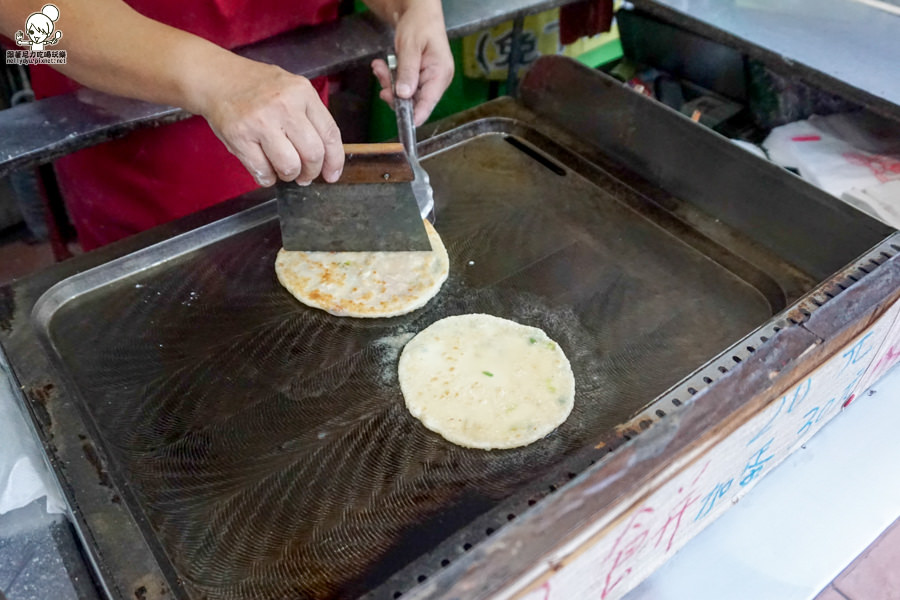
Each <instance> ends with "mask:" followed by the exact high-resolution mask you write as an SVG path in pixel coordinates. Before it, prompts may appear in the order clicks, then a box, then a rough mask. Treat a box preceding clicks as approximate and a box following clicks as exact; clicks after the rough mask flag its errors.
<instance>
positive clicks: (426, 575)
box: [362, 232, 900, 600]
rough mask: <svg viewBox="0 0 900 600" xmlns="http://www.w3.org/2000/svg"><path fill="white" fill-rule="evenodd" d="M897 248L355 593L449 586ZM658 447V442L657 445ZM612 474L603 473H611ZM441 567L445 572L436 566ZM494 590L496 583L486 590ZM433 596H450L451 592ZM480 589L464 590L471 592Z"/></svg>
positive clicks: (392, 594) (813, 295)
mask: <svg viewBox="0 0 900 600" xmlns="http://www.w3.org/2000/svg"><path fill="white" fill-rule="evenodd" d="M897 256H900V232H898V233H895V234H893V235H892V236H890V237H888V238H887V239H885V240H884V241H882V242H881V243H879V244H878V245H876V246H875V247H874V248H871V249H870V250H869V251H868V252H866V253H865V254H863V255H862V256H860V257H859V258H857V259H856V260H854V261H852V262H851V263H850V264H848V265H847V266H846V267H845V268H844V269H841V270H840V271H838V272H837V273H835V274H834V275H832V276H831V277H829V278H828V279H827V280H826V281H824V282H822V283H821V284H819V285H818V286H816V287H815V288H814V289H812V290H810V291H809V292H808V293H806V294H805V295H804V296H803V297H801V298H800V299H798V300H796V301H795V302H794V303H793V304H791V305H790V306H788V307H786V308H785V309H784V310H782V311H780V312H778V313H777V314H776V315H774V316H773V317H772V318H771V319H769V320H768V321H767V322H766V323H764V324H763V325H761V326H760V327H759V328H757V329H755V330H754V331H752V332H750V333H748V334H747V335H746V336H744V337H742V338H741V339H740V340H737V341H736V342H735V343H734V344H732V345H731V346H730V347H728V348H726V349H724V350H722V351H721V352H720V353H719V354H717V355H716V356H714V357H712V358H711V359H710V360H709V361H707V362H706V363H704V364H703V365H701V366H700V367H698V368H697V369H696V370H695V371H694V372H692V373H690V374H689V375H687V376H685V377H684V378H683V379H681V381H679V382H678V383H676V384H674V385H673V386H671V387H670V388H669V389H668V390H666V391H665V392H663V393H662V394H660V395H658V396H657V397H656V398H653V399H652V400H650V401H649V402H648V403H647V404H646V405H645V407H644V408H643V409H641V410H639V411H638V412H637V413H636V414H635V415H634V416H633V417H631V418H630V419H629V420H628V421H626V422H625V423H623V424H622V425H620V426H619V427H617V428H616V429H615V430H614V431H612V432H610V433H609V434H607V435H606V436H604V437H602V438H598V440H597V441H598V444H597V446H596V447H595V448H594V450H596V452H593V453H590V452H587V453H586V452H582V453H579V454H577V455H576V456H574V457H571V458H569V459H567V460H566V461H564V462H563V463H561V464H560V465H559V466H558V468H557V473H556V474H555V475H551V476H548V477H545V478H542V479H541V480H539V481H537V482H535V483H533V484H530V485H529V486H528V489H527V490H522V491H521V492H519V493H516V494H515V495H513V496H512V497H510V498H509V499H507V500H505V501H504V502H502V503H501V504H500V505H498V506H497V507H495V508H494V509H492V510H490V511H489V512H487V513H485V514H483V515H481V516H480V517H479V518H478V519H476V520H475V521H473V522H472V523H471V524H470V525H468V526H466V527H465V528H464V529H462V530H460V531H458V532H456V533H455V534H453V535H451V536H450V537H449V538H447V539H446V540H444V541H443V542H441V543H440V544H439V545H438V546H437V547H436V548H435V549H433V550H432V551H430V552H428V553H427V554H424V555H423V556H422V557H420V558H419V559H417V560H416V561H414V562H413V563H411V564H409V565H407V566H406V567H404V568H403V569H401V570H400V571H398V572H397V573H395V574H394V575H393V576H391V577H390V578H389V579H388V580H387V581H386V582H385V583H384V584H382V585H381V586H379V587H378V588H377V589H375V590H373V591H372V592H370V593H369V594H366V595H364V596H362V598H363V599H364V600H386V599H389V598H396V597H398V596H397V594H398V593H400V594H402V596H403V597H410V598H413V599H416V600H418V599H424V598H433V597H435V596H433V594H434V593H436V591H437V590H438V589H440V588H442V587H449V586H450V584H453V583H454V582H456V581H457V580H459V579H462V578H464V576H465V573H466V572H467V571H468V570H469V569H470V568H471V567H472V565H473V563H474V560H475V559H473V558H472V556H474V555H475V554H476V552H473V550H477V549H478V548H479V544H481V543H485V542H488V541H489V539H490V538H491V537H493V536H494V535H495V534H498V533H501V532H502V531H503V530H505V529H508V528H514V527H516V524H519V523H522V522H524V521H525V520H526V519H533V518H535V514H536V513H537V512H538V511H541V510H545V509H546V503H548V502H555V501H556V499H557V498H558V497H559V494H557V492H561V491H564V490H565V489H568V488H570V487H572V486H573V485H576V484H577V483H578V482H582V481H584V480H585V479H586V478H588V477H590V476H591V474H594V473H596V472H598V471H600V470H604V469H607V468H608V467H607V463H608V462H609V461H610V460H611V458H612V456H613V455H614V454H615V453H616V451H618V450H619V449H621V448H623V447H624V446H625V445H626V444H629V443H631V441H632V440H635V439H636V438H638V437H639V436H641V435H642V434H644V433H645V432H647V431H649V430H651V429H653V428H655V427H658V426H660V425H662V426H663V427H666V425H667V424H668V423H671V422H672V421H671V419H672V418H673V417H675V418H676V419H677V416H678V414H679V413H680V412H681V411H683V410H685V408H686V407H687V406H689V405H690V404H691V402H692V399H693V398H694V397H695V396H698V395H699V394H701V393H706V392H707V391H708V390H714V389H716V388H715V386H716V385H717V383H718V382H719V381H720V380H722V379H723V378H725V377H726V376H728V375H729V374H730V373H731V372H732V371H733V370H735V369H736V368H738V367H739V366H740V365H741V364H742V363H744V362H745V361H748V360H751V359H752V358H753V357H754V355H756V354H757V353H758V352H759V351H760V350H762V349H763V348H766V349H768V348H769V347H770V346H771V344H773V343H775V342H773V341H772V340H773V339H774V338H775V337H776V336H777V335H778V334H779V332H781V331H784V330H787V329H790V328H792V327H796V328H801V329H802V328H803V324H804V323H805V322H807V321H808V320H809V319H810V318H811V317H812V316H813V314H815V312H816V311H817V310H819V309H821V308H822V307H823V306H825V305H826V304H827V303H828V302H831V301H833V300H834V299H835V298H838V297H840V295H841V294H842V293H844V292H845V291H846V290H848V289H850V288H851V287H852V286H853V285H855V284H857V283H859V282H861V281H864V280H865V281H871V280H872V279H874V278H875V277H877V274H878V269H879V268H880V267H881V266H882V265H883V264H885V263H886V262H887V261H893V262H894V263H897V264H900V259H897V258H896V257H897ZM895 266H896V265H895ZM807 333H812V337H815V334H814V333H813V332H807ZM659 452H664V450H663V449H660V450H659ZM617 477H618V476H617V475H612V476H611V478H612V479H615V478H617ZM536 490H540V491H536ZM499 543H500V542H498V544H499ZM507 547H509V545H507ZM516 547H519V545H518V544H517V545H516ZM548 550H549V548H548ZM444 571H447V573H446V574H443V572H444ZM430 580H436V581H437V582H438V583H437V584H433V583H431V584H429V583H426V582H429V581H430ZM498 590H499V587H498V588H497V589H495V590H494V591H498ZM436 597H440V598H442V599H446V600H450V599H451V598H457V597H459V596H454V595H448V596H436ZM487 597H488V596H475V595H473V596H471V598H473V599H474V598H487Z"/></svg>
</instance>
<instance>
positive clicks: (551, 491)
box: [547, 485, 556, 494]
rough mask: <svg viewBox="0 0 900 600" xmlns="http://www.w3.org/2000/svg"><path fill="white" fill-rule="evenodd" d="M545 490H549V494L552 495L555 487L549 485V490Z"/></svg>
mask: <svg viewBox="0 0 900 600" xmlns="http://www.w3.org/2000/svg"><path fill="white" fill-rule="evenodd" d="M547 489H549V490H550V493H551V494H552V493H553V492H555V491H556V486H555V485H551V486H550V487H549V488H547Z"/></svg>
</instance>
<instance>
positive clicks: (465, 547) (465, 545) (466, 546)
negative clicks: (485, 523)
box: [463, 543, 472, 552]
mask: <svg viewBox="0 0 900 600" xmlns="http://www.w3.org/2000/svg"><path fill="white" fill-rule="evenodd" d="M471 549H472V544H469V543H465V544H463V551H465V552H468V551H469V550H471Z"/></svg>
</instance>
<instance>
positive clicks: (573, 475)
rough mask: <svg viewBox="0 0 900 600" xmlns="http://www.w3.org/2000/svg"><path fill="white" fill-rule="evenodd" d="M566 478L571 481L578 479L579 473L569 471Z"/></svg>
mask: <svg viewBox="0 0 900 600" xmlns="http://www.w3.org/2000/svg"><path fill="white" fill-rule="evenodd" d="M566 477H568V478H569V479H575V478H576V477H578V473H572V472H571V471H569V472H568V473H566Z"/></svg>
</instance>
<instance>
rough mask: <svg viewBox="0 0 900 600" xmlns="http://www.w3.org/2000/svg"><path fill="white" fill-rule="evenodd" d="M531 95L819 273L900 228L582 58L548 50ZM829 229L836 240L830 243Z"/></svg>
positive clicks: (676, 190) (551, 114) (641, 171)
mask: <svg viewBox="0 0 900 600" xmlns="http://www.w3.org/2000/svg"><path fill="white" fill-rule="evenodd" d="M576 83H577V85H576ZM521 101H522V104H523V105H524V106H525V107H526V108H528V109H529V110H531V111H533V112H534V113H535V114H536V115H538V117H540V118H543V119H546V120H547V121H548V122H549V123H550V124H552V125H554V126H556V127H558V128H560V129H561V130H563V131H565V132H567V133H568V134H569V135H571V136H574V137H578V138H581V139H582V140H583V142H582V144H587V145H588V146H593V147H594V148H596V149H598V150H599V149H602V151H603V152H605V153H608V154H612V155H613V156H618V157H621V161H622V162H624V163H625V164H627V165H629V167H630V168H631V169H632V170H633V171H634V172H635V173H636V174H637V175H639V176H640V177H643V178H644V179H646V180H647V181H648V182H650V183H651V184H653V185H655V186H657V187H659V188H661V189H664V190H666V191H667V192H668V193H671V194H673V195H675V196H678V197H683V198H690V200H691V203H692V204H694V205H696V206H697V207H698V208H699V209H701V210H705V211H706V212H707V213H710V214H715V215H716V218H719V219H720V220H721V221H722V222H724V223H726V224H728V225H730V226H732V227H734V228H735V229H736V230H738V231H742V232H744V233H745V234H746V235H748V236H749V237H751V238H753V236H756V237H755V238H753V239H755V240H756V241H757V242H759V243H760V244H762V245H763V246H764V247H766V248H769V249H770V250H772V251H773V252H774V253H775V254H776V255H778V256H782V257H791V260H792V261H793V262H794V263H795V265H796V266H797V267H799V268H800V269H801V270H802V271H804V272H806V273H809V274H810V275H812V276H814V277H816V278H817V279H819V280H825V279H826V278H828V277H830V276H831V274H833V273H834V272H836V271H838V270H840V269H842V268H843V267H844V265H845V264H846V260H847V259H846V255H845V254H844V252H843V250H844V249H846V248H855V249H856V252H855V254H857V255H859V254H862V253H864V252H866V250H867V249H868V248H871V247H873V246H875V245H876V244H878V243H879V242H880V241H882V240H883V239H885V238H886V237H888V236H889V235H891V234H892V233H893V232H894V231H895V229H894V228H892V227H890V226H888V225H885V224H883V223H881V222H879V221H877V220H875V219H873V218H872V217H870V216H869V215H866V214H865V213H863V212H861V211H859V210H858V209H856V208H854V207H852V206H849V205H848V204H846V203H845V202H843V201H841V200H840V199H839V198H836V197H834V196H832V195H830V194H828V193H826V192H825V191H823V190H820V189H818V188H816V187H814V186H813V185H812V184H810V183H809V182H808V181H805V180H803V179H801V178H800V177H798V176H796V175H793V174H791V173H789V172H788V171H786V170H785V169H783V168H781V167H779V166H778V165H775V164H774V163H771V162H770V161H768V160H765V159H763V158H761V157H759V156H756V155H753V154H750V153H748V152H747V151H746V150H744V149H743V148H741V147H739V146H737V145H736V144H734V143H732V142H731V141H730V140H729V139H728V138H726V137H724V136H722V135H721V134H719V133H717V132H714V131H712V130H710V129H708V128H706V127H704V126H702V125H700V124H698V123H695V122H693V121H692V120H691V119H690V118H689V117H687V116H685V115H682V114H681V113H680V112H678V111H675V110H673V109H671V108H669V107H668V106H665V105H663V104H661V103H659V102H657V101H656V100H653V99H651V98H647V97H646V96H644V95H643V94H639V93H637V92H635V91H633V90H631V89H629V88H627V87H625V86H623V85H622V84H621V82H619V81H618V80H616V79H614V78H612V77H610V76H609V75H606V74H605V73H602V72H600V71H595V70H592V69H588V68H587V67H585V66H583V65H581V64H580V63H578V62H577V61H575V60H573V59H570V58H567V57H562V56H544V57H541V58H540V59H538V60H537V61H535V63H534V64H533V65H532V67H531V69H530V70H529V72H528V74H527V75H526V77H525V80H524V82H523V84H522V88H521ZM673 140H677V148H675V147H674V146H673V143H674V142H673ZM737 177H740V179H737ZM725 190H727V191H728V193H727V194H725V193H724V191H725ZM773 190H774V191H777V192H779V193H780V200H779V201H780V202H781V204H780V205H779V206H778V207H777V209H778V210H779V211H780V212H779V213H777V214H775V215H773V214H772V210H771V208H772V207H770V206H765V205H764V204H763V203H761V202H759V198H760V197H765V194H771V193H772V192H773ZM788 191H789V192H790V194H788V193H786V192H788ZM717 194H718V195H717ZM812 214H815V220H813V219H811V218H810V216H811V215H812ZM820 225H822V228H821V229H817V228H818V227H819V226H820ZM826 234H827V235H828V237H829V238H830V239H829V243H822V242H823V239H822V238H823V235H826ZM835 249H840V250H835Z"/></svg>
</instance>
